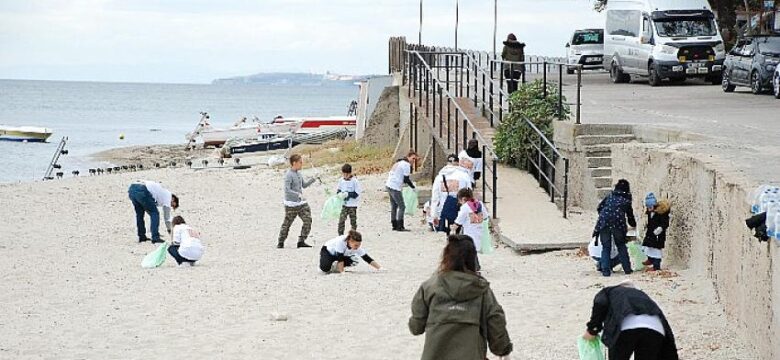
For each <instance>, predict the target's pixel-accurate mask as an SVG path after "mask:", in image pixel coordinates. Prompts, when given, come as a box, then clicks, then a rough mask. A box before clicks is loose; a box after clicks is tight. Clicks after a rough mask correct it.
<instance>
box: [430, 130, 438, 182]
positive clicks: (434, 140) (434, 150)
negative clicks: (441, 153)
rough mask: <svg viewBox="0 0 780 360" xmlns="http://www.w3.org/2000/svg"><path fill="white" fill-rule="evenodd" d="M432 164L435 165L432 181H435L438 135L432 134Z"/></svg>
mask: <svg viewBox="0 0 780 360" xmlns="http://www.w3.org/2000/svg"><path fill="white" fill-rule="evenodd" d="M431 166H432V167H433V171H431V183H433V181H434V180H436V173H437V171H436V136H433V135H431Z"/></svg>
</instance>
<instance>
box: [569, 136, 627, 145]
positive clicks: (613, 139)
mask: <svg viewBox="0 0 780 360" xmlns="http://www.w3.org/2000/svg"><path fill="white" fill-rule="evenodd" d="M634 140H636V137H635V136H634V135H580V136H577V141H579V142H580V144H582V145H584V146H588V145H604V144H622V143H628V142H631V141H634Z"/></svg>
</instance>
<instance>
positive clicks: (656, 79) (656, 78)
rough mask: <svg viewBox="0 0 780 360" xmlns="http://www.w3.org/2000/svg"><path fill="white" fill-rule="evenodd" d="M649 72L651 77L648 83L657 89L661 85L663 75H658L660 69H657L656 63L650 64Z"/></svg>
mask: <svg viewBox="0 0 780 360" xmlns="http://www.w3.org/2000/svg"><path fill="white" fill-rule="evenodd" d="M647 72H648V73H649V74H650V77H649V78H648V80H647V83H648V84H650V86H652V87H656V86H659V85H661V74H659V73H658V68H656V66H655V63H650V66H648V68H647Z"/></svg>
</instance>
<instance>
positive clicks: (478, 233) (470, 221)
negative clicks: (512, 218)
mask: <svg viewBox="0 0 780 360" xmlns="http://www.w3.org/2000/svg"><path fill="white" fill-rule="evenodd" d="M458 204H460V210H458V217H457V218H455V226H456V233H458V234H463V235H467V236H468V237H470V238H471V240H472V241H473V242H474V248H475V249H476V250H477V251H479V250H480V249H482V222H483V221H485V218H486V217H487V211H485V205H484V204H483V203H482V202H481V201H479V200H477V199H475V198H474V192H473V191H472V190H471V189H469V188H463V189H460V190H458ZM475 261H476V266H477V271H479V270H480V268H481V266H480V265H479V257H477V258H476V260H475Z"/></svg>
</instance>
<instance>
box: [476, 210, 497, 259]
mask: <svg viewBox="0 0 780 360" xmlns="http://www.w3.org/2000/svg"><path fill="white" fill-rule="evenodd" d="M481 247H482V248H481V249H479V252H480V253H482V254H492V253H493V251H494V250H495V249H493V237H492V236H491V235H490V217H486V218H485V220H483V221H482V246H481Z"/></svg>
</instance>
